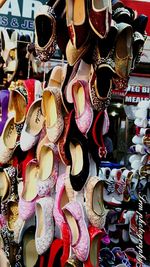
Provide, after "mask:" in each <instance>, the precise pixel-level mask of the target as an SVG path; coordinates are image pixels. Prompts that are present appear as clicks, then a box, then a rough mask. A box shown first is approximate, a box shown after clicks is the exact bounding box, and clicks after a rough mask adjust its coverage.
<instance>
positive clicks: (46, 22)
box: [35, 5, 56, 62]
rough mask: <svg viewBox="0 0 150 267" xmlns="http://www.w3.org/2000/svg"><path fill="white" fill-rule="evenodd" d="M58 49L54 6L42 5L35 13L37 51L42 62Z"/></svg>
mask: <svg viewBox="0 0 150 267" xmlns="http://www.w3.org/2000/svg"><path fill="white" fill-rule="evenodd" d="M55 50H56V18H55V12H54V10H53V8H52V7H49V6H47V5H42V6H41V8H40V9H39V10H38V11H37V13H36V15H35V51H36V54H37V56H38V58H39V59H40V60H41V61H42V62H46V61H48V60H50V59H51V57H52V55H53V54H54V52H55Z"/></svg>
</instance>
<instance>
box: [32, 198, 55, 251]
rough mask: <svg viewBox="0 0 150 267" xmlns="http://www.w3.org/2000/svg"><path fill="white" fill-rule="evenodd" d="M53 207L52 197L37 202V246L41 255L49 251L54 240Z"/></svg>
mask: <svg viewBox="0 0 150 267" xmlns="http://www.w3.org/2000/svg"><path fill="white" fill-rule="evenodd" d="M53 206H54V200H53V199H52V198H51V197H44V198H41V199H39V200H37V201H36V220H37V225H36V232H35V245H36V250H37V253H38V254H39V255H41V254H43V253H44V252H46V251H47V249H48V248H49V247H50V245H51V243H52V241H53V238H54V221H53Z"/></svg>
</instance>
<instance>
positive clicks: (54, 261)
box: [47, 239, 63, 267]
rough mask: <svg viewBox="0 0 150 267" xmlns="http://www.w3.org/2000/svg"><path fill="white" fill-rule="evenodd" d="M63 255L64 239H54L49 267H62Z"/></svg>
mask: <svg viewBox="0 0 150 267" xmlns="http://www.w3.org/2000/svg"><path fill="white" fill-rule="evenodd" d="M62 253H63V240H62V239H54V240H53V242H52V244H51V246H50V253H49V259H48V264H47V267H51V266H53V267H57V266H61V261H60V258H61V256H62Z"/></svg>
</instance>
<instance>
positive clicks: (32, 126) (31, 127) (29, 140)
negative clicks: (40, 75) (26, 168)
mask: <svg viewBox="0 0 150 267" xmlns="http://www.w3.org/2000/svg"><path fill="white" fill-rule="evenodd" d="M41 100H42V99H41V98H39V99H37V100H35V101H34V102H33V103H32V105H31V106H30V108H29V110H28V112H27V115H26V120H25V123H24V126H23V129H22V132H21V136H20V147H21V150H22V151H27V150H29V149H31V148H32V147H33V146H35V145H36V144H37V142H38V140H39V138H40V133H41V131H42V128H43V124H44V117H43V115H42V110H41Z"/></svg>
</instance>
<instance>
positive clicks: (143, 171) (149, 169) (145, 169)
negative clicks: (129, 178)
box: [139, 165, 150, 177]
mask: <svg viewBox="0 0 150 267" xmlns="http://www.w3.org/2000/svg"><path fill="white" fill-rule="evenodd" d="M149 173H150V165H144V166H141V167H140V169H139V174H140V176H145V177H149Z"/></svg>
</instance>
